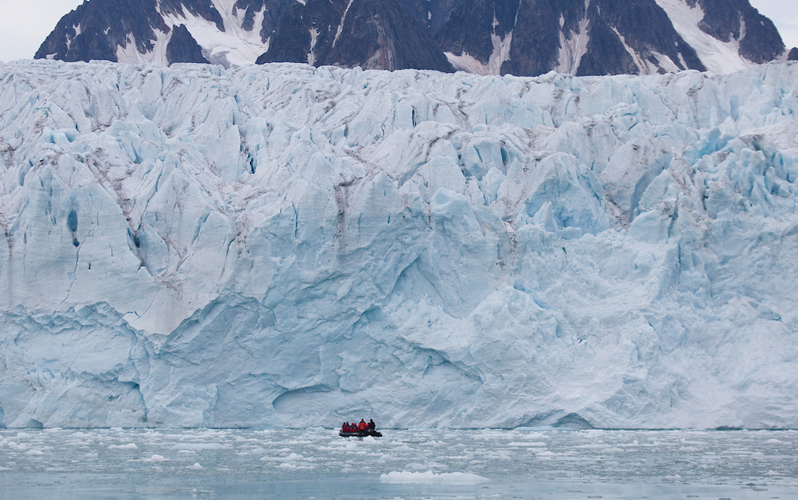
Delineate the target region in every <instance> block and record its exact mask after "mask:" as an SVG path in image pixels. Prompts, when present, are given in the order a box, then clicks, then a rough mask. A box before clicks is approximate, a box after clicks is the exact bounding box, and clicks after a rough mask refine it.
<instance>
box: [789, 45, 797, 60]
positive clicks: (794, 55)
mask: <svg viewBox="0 0 798 500" xmlns="http://www.w3.org/2000/svg"><path fill="white" fill-rule="evenodd" d="M787 60H788V61H798V47H793V48H792V50H791V51H790V53H789V55H788V56H787Z"/></svg>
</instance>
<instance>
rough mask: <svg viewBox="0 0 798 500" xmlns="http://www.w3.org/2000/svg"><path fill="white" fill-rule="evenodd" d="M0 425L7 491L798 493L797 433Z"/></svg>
mask: <svg viewBox="0 0 798 500" xmlns="http://www.w3.org/2000/svg"><path fill="white" fill-rule="evenodd" d="M385 432H386V433H385V437H384V438H378V439H375V438H372V437H367V438H365V439H362V440H357V439H343V438H340V437H338V435H337V433H336V432H335V431H333V430H330V429H306V430H301V431H297V432H293V431H286V430H274V429H271V430H251V429H188V430H184V429H178V430H175V429H91V430H85V429H82V430H80V429H45V430H44V431H30V430H27V429H24V430H10V429H9V430H5V431H0V457H1V458H2V463H0V498H4V499H5V498H8V499H9V500H11V499H14V500H26V499H28V498H30V499H35V500H51V499H52V500H55V499H60V498H114V499H117V500H133V499H152V498H158V499H163V498H199V499H202V498H208V499H212V498H253V499H255V498H257V499H264V498H269V499H271V498H275V499H280V500H283V499H288V498H297V499H308V498H318V499H328V498H338V499H341V498H351V499H362V498H385V499H396V498H403V499H421V498H423V499H425V500H432V499H436V500H438V499H440V500H443V499H446V500H449V499H452V500H453V499H459V500H464V499H478V498H486V499H488V498H490V499H502V498H506V499H509V498H523V499H527V500H534V499H567V500H586V499H590V498H604V499H607V500H611V499H612V500H615V499H617V500H621V499H623V500H640V499H641V498H648V499H650V500H666V499H667V500H674V499H684V498H697V499H704V500H718V498H729V499H734V500H754V499H756V500H771V499H784V500H787V499H794V498H796V497H797V496H798V477H796V471H798V432H796V431H755V432H747V431H734V432H718V431H605V430H587V431H579V432H574V431H562V430H553V431H543V432H539V431H531V430H529V429H515V430H471V431H469V430H422V431H419V430H414V431H407V430H402V431H398V430H386V431H385Z"/></svg>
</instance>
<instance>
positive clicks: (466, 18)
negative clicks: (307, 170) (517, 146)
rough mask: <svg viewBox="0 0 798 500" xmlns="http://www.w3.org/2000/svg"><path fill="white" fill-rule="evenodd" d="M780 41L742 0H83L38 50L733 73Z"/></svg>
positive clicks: (164, 59)
mask: <svg viewBox="0 0 798 500" xmlns="http://www.w3.org/2000/svg"><path fill="white" fill-rule="evenodd" d="M180 26H182V28H180ZM170 46H171V49H169V47H170ZM784 54H785V47H784V43H783V42H782V39H781V37H780V36H779V33H778V31H777V30H776V28H775V26H774V25H773V23H772V22H771V21H770V20H769V19H768V18H766V17H764V16H762V15H761V14H760V13H759V12H758V11H757V10H756V9H755V8H754V7H752V6H751V5H750V3H749V1H748V0H627V1H621V0H535V1H527V0H159V1H157V0H88V1H87V2H85V3H84V4H83V5H81V6H80V7H78V8H77V9H75V10H74V11H72V12H70V13H69V14H67V15H65V16H64V17H63V18H62V19H61V20H60V21H59V23H58V25H57V26H56V28H55V30H53V32H52V33H51V34H50V35H49V36H48V37H47V39H46V40H45V41H44V43H43V44H42V45H41V47H40V48H39V50H38V52H37V53H36V56H35V57H36V58H41V59H44V58H47V59H60V60H65V61H88V60H91V59H105V60H110V61H118V62H128V63H142V62H144V63H157V64H161V65H168V64H172V63H175V62H203V61H207V62H210V63H214V64H222V65H224V66H230V65H236V66H240V65H245V64H251V63H255V62H258V63H266V62H298V63H308V64H312V65H314V66H321V65H334V66H344V67H354V66H359V67H362V68H365V69H387V70H397V69H405V68H415V69H433V70H438V71H452V70H453V69H459V70H464V71H468V72H472V73H481V74H514V75H522V76H533V75H539V74H543V73H547V72H549V71H557V72H560V73H567V74H573V75H603V74H652V73H665V72H675V71H681V70H686V69H695V70H702V71H703V70H709V71H712V72H715V73H728V72H731V71H736V70H739V69H742V68H745V67H747V66H751V65H754V64H761V63H765V62H768V61H772V60H775V59H778V58H781V57H783V56H784ZM793 55H794V54H793V53H791V54H790V55H789V56H788V57H793Z"/></svg>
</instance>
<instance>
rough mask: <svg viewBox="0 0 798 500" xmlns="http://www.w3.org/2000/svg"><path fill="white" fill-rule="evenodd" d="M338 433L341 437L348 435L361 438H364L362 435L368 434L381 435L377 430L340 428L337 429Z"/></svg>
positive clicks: (366, 435) (376, 436)
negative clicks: (352, 430)
mask: <svg viewBox="0 0 798 500" xmlns="http://www.w3.org/2000/svg"><path fill="white" fill-rule="evenodd" d="M338 435H339V436H341V437H345V438H348V437H361V438H364V437H368V436H371V437H375V438H379V437H382V433H381V432H378V431H355V432H344V431H342V430H341V431H338Z"/></svg>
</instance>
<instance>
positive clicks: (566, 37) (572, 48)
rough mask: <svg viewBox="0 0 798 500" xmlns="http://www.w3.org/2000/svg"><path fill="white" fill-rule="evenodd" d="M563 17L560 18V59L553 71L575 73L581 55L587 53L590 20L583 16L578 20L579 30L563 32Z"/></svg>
mask: <svg viewBox="0 0 798 500" xmlns="http://www.w3.org/2000/svg"><path fill="white" fill-rule="evenodd" d="M564 21H565V19H564V18H562V17H561V18H560V59H559V63H558V64H557V68H555V71H556V72H558V73H564V74H566V75H575V74H576V71H577V70H578V69H579V63H580V62H581V61H582V56H584V55H585V54H586V53H587V44H588V43H589V42H590V36H589V35H588V27H589V26H590V22H589V21H588V20H587V19H586V18H585V19H583V20H581V21H579V31H578V32H575V31H570V32H568V33H565V31H564V30H563V29H562V27H563V24H564Z"/></svg>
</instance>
